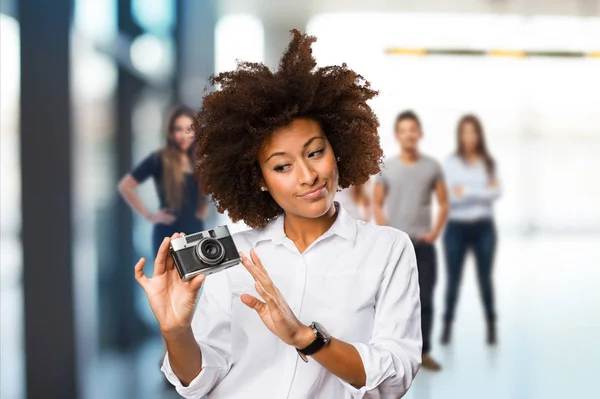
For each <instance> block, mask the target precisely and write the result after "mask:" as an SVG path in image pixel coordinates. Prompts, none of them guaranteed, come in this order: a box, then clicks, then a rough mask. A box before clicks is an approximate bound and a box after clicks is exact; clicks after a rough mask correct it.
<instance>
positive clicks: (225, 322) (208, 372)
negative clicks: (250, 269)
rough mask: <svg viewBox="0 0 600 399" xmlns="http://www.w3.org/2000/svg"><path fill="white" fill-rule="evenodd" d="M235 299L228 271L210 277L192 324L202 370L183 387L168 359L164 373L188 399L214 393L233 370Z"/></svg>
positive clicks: (165, 360) (206, 282)
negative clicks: (233, 311)
mask: <svg viewBox="0 0 600 399" xmlns="http://www.w3.org/2000/svg"><path fill="white" fill-rule="evenodd" d="M231 306H232V297H231V290H230V287H229V280H228V278H227V274H226V272H225V271H223V272H219V273H216V274H212V275H210V276H207V278H206V280H205V282H204V286H203V291H202V293H201V295H200V300H199V301H198V305H197V307H196V312H195V314H194V318H193V320H192V330H193V332H194V337H195V338H196V341H197V342H198V345H199V346H200V351H201V352H202V370H200V373H199V374H198V376H196V378H194V379H193V380H192V382H191V383H190V384H189V385H188V386H183V384H182V383H181V381H179V379H178V378H177V375H175V373H174V372H173V369H172V368H171V365H170V363H169V354H168V353H167V354H166V355H165V358H164V361H163V365H162V368H161V371H162V372H163V373H164V374H165V376H166V377H167V380H169V382H170V383H171V384H173V385H174V386H175V389H176V390H177V392H178V393H179V395H181V396H182V397H184V398H186V399H192V398H194V399H199V398H202V397H203V396H204V395H206V394H207V393H209V392H210V391H212V389H213V388H214V387H215V386H217V385H218V384H219V383H220V382H221V381H222V380H223V378H225V376H227V373H229V370H230V368H231Z"/></svg>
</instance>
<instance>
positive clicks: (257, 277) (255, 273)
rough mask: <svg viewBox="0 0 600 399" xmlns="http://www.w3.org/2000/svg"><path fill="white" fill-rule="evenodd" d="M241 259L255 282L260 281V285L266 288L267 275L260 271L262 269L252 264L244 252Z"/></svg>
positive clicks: (241, 253)
mask: <svg viewBox="0 0 600 399" xmlns="http://www.w3.org/2000/svg"><path fill="white" fill-rule="evenodd" d="M240 257H241V259H242V264H243V265H244V267H245V268H246V270H248V272H250V274H251V275H252V277H254V281H260V283H261V284H262V285H263V287H265V286H266V285H267V280H266V276H265V274H264V273H262V272H261V271H260V269H259V268H258V267H257V266H256V265H255V264H254V263H252V261H251V260H250V258H248V257H247V256H246V255H244V253H243V252H240Z"/></svg>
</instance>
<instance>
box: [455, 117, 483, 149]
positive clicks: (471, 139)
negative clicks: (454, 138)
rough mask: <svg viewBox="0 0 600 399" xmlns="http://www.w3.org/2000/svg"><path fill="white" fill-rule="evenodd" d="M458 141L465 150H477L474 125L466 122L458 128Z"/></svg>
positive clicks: (477, 143)
mask: <svg viewBox="0 0 600 399" xmlns="http://www.w3.org/2000/svg"><path fill="white" fill-rule="evenodd" d="M460 142H461V143H462V147H463V149H464V151H465V152H468V153H474V152H476V151H477V146H478V145H479V135H478V134H477V129H476V128H475V125H473V124H472V123H470V122H466V123H464V124H463V125H462V128H461V129H460Z"/></svg>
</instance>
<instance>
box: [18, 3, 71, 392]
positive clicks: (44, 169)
mask: <svg viewBox="0 0 600 399" xmlns="http://www.w3.org/2000/svg"><path fill="white" fill-rule="evenodd" d="M18 6H19V10H18V11H19V19H20V36H21V178H22V203H21V206H22V213H23V219H22V221H23V225H22V226H23V227H22V228H23V230H22V240H23V286H24V303H25V360H26V390H27V397H29V398H75V397H76V396H77V372H76V370H77V367H76V364H75V362H76V357H75V331H74V320H73V286H72V284H73V273H72V266H73V265H72V257H71V242H72V227H71V226H72V219H71V208H72V207H71V198H72V187H71V173H72V170H71V161H72V156H71V123H70V120H71V109H70V106H71V104H70V94H69V72H70V68H69V64H70V63H69V33H70V32H69V31H70V26H71V14H72V2H71V1H70V0H56V1H47V0H20V1H19V2H18Z"/></svg>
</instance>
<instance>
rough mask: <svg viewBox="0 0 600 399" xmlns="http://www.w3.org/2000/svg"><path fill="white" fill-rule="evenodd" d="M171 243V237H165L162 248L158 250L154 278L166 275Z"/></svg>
mask: <svg viewBox="0 0 600 399" xmlns="http://www.w3.org/2000/svg"><path fill="white" fill-rule="evenodd" d="M170 242H171V240H169V237H165V238H164V239H163V242H162V243H161V244H160V247H159V248H158V253H157V254H156V260H155V261H154V276H153V277H156V276H160V275H162V274H164V272H165V270H166V261H167V254H168V253H169V243H170Z"/></svg>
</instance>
